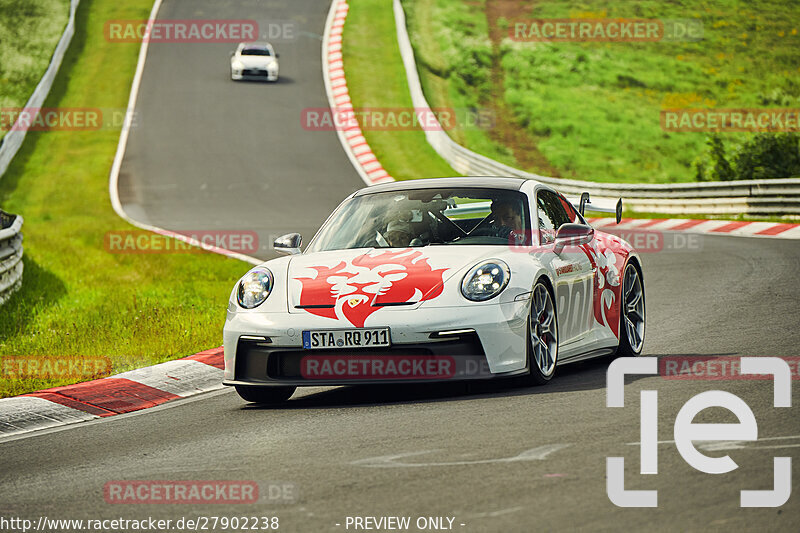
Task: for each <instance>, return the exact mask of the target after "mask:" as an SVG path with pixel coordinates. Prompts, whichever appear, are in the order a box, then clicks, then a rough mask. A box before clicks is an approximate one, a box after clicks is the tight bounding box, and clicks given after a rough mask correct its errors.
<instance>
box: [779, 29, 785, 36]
mask: <svg viewBox="0 0 800 533" xmlns="http://www.w3.org/2000/svg"><path fill="white" fill-rule="evenodd" d="M784 35H786V32H784V31H783V30H781V31H779V32H778V37H783V36H784Z"/></svg>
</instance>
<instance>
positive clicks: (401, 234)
mask: <svg viewBox="0 0 800 533" xmlns="http://www.w3.org/2000/svg"><path fill="white" fill-rule="evenodd" d="M384 237H385V238H386V242H388V243H389V245H391V246H392V247H394V248H404V247H406V246H408V245H409V244H410V243H411V239H412V238H413V235H412V230H411V224H409V223H408V222H406V221H404V220H392V221H391V222H389V224H388V225H387V226H386V233H384Z"/></svg>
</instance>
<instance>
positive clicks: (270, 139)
mask: <svg viewBox="0 0 800 533" xmlns="http://www.w3.org/2000/svg"><path fill="white" fill-rule="evenodd" d="M328 7H329V4H328V3H327V2H324V1H316V0H284V1H269V2H258V1H255V0H235V1H234V0H226V1H215V0H191V1H189V0H167V1H165V2H164V3H163V4H162V6H161V9H160V10H159V15H158V18H159V19H160V20H186V19H222V20H228V19H230V20H242V19H245V20H255V21H256V22H258V24H259V29H260V30H262V31H263V32H267V31H269V28H270V24H273V27H274V25H275V24H278V25H282V24H287V25H289V26H288V27H290V28H292V31H287V32H285V36H284V37H282V38H281V39H278V40H273V41H272V42H273V45H274V46H275V51H276V52H277V53H278V54H279V56H280V57H279V61H280V77H279V80H278V81H277V82H275V83H266V82H260V81H241V82H233V81H231V79H230V72H229V65H230V63H229V62H230V53H231V52H232V51H233V50H234V49H235V48H236V44H235V43H234V44H230V43H199V44H191V43H164V42H153V43H151V44H150V49H149V52H148V56H147V62H146V63H145V70H144V75H143V78H142V84H141V87H140V89H139V98H138V102H137V106H136V119H135V126H134V127H132V128H131V132H130V136H129V138H128V145H127V150H126V153H125V158H124V159H123V162H122V167H121V169H120V177H119V194H120V202H121V203H122V205H123V208H124V209H125V212H126V213H127V214H128V215H129V216H131V217H132V218H133V219H134V220H137V221H139V222H143V223H146V224H151V225H155V226H158V227H161V228H165V229H169V230H174V231H180V232H190V233H194V232H204V231H232V232H236V231H241V230H248V231H256V232H257V233H258V237H259V238H258V240H259V251H258V252H257V253H250V254H249V255H254V256H256V257H264V258H268V257H274V256H275V254H274V253H272V252H271V251H270V250H271V246H272V241H273V240H274V238H275V237H277V236H280V235H283V234H286V233H290V232H295V231H296V232H298V233H300V234H302V235H303V237H304V242H306V243H307V242H309V240H310V239H311V237H312V236H313V235H314V233H315V232H316V230H317V228H319V226H320V225H321V224H322V222H324V221H325V219H326V218H327V216H328V215H329V214H330V212H331V211H332V210H333V208H334V207H336V206H337V205H338V204H339V202H341V201H342V200H343V199H344V198H345V197H346V196H347V195H348V194H350V193H351V192H353V191H354V190H356V189H360V188H361V187H363V186H364V182H363V181H362V180H361V178H359V176H358V174H357V173H356V171H355V169H354V168H353V166H352V165H351V164H350V161H349V160H348V159H347V156H346V155H345V152H344V150H342V146H341V144H340V143H339V140H338V138H337V136H336V132H331V131H313V130H307V129H304V128H303V125H302V123H301V116H302V112H303V109H306V108H322V107H327V105H328V100H327V98H326V96H325V88H324V84H323V81H322V61H321V43H322V40H321V39H322V33H323V30H324V27H325V18H326V17H327V14H328ZM262 37H263V36H262Z"/></svg>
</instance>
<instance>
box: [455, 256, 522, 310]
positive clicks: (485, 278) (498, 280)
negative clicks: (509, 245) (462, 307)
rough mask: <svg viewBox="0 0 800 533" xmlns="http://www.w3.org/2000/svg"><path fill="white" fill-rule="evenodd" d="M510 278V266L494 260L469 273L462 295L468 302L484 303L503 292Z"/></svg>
mask: <svg viewBox="0 0 800 533" xmlns="http://www.w3.org/2000/svg"><path fill="white" fill-rule="evenodd" d="M510 278H511V270H509V268H508V265H507V264H505V263H504V262H503V261H500V260H499V259H492V260H491V261H486V262H485V263H481V264H480V265H478V266H476V267H475V268H473V269H472V270H470V271H469V272H467V275H466V276H464V281H462V282H461V294H463V295H464V298H466V299H468V300H472V301H474V302H483V301H485V300H489V299H491V298H494V297H495V296H497V295H498V294H500V293H501V292H503V289H505V288H506V285H508V280H509V279H510Z"/></svg>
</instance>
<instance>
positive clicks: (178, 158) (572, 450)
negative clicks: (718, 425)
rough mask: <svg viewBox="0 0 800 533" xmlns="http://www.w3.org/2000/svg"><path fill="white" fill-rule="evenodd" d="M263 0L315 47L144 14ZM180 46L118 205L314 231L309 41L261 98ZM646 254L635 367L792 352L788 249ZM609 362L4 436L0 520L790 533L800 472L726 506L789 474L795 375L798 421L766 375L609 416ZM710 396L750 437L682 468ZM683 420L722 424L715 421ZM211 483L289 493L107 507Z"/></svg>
mask: <svg viewBox="0 0 800 533" xmlns="http://www.w3.org/2000/svg"><path fill="white" fill-rule="evenodd" d="M261 6H263V10H264V11H263V13H261V15H263V16H272V15H271V13H272V12H271V10H272V9H278V10H279V9H284V10H285V11H284V12H281V13H277V14H276V15H275V16H276V17H278V18H279V17H283V18H291V17H293V16H299V15H300V14H304V16H307V17H308V19H307V20H308V21H309V22H308V24H312V22H313V24H315V25H316V26H314V27H316V28H318V30H317V33H321V31H322V24H323V20H324V17H325V11H326V9H327V6H326V5H324V4H323V3H317V2H311V1H308V2H301V1H296V0H293V1H291V2H288V1H287V2H285V3H279V2H275V1H272V2H263V3H256V2H246V1H245V0H241V1H240V2H236V1H226V2H218V3H217V2H210V1H205V2H199V1H192V2H189V1H183V2H178V1H175V0H168V1H167V2H166V3H165V5H164V11H162V13H161V17H162V18H191V17H195V16H196V17H199V16H201V15H202V16H204V17H212V16H219V17H223V16H224V17H227V18H236V17H241V18H252V17H253V16H254V11H258V10H259V9H262V7H261ZM201 8H202V9H201ZM261 15H259V16H261ZM184 46H185V48H182V47H181V45H171V46H167V45H157V46H156V45H154V46H153V47H152V49H151V55H150V58H149V59H148V66H147V69H146V72H145V77H144V82H143V86H142V93H141V98H142V99H141V100H140V102H141V105H140V107H139V110H141V112H142V116H141V121H140V128H139V129H137V130H136V131H135V132H134V133H133V134H132V136H131V144H130V146H129V150H130V151H129V152H128V156H127V157H126V160H125V162H124V165H123V176H122V177H123V185H124V188H125V190H124V191H123V192H124V195H123V197H124V198H125V203H126V208H127V209H129V210H130V211H129V212H130V213H131V214H132V215H133V214H134V211H135V210H136V209H139V210H140V211H139V215H140V216H141V217H142V218H143V220H142V221H143V222H144V221H146V222H150V223H153V224H160V225H164V226H166V227H169V228H172V229H194V228H195V227H196V226H198V225H201V227H206V226H205V224H206V223H214V224H218V225H219V227H223V228H225V227H226V226H227V228H226V229H232V228H231V226H232V225H235V224H239V226H233V228H235V227H241V228H247V229H252V228H251V226H250V224H251V223H252V221H256V223H257V224H258V228H259V229H260V230H261V231H264V232H275V233H279V232H281V231H285V230H289V229H298V228H299V229H301V230H303V231H306V230H308V231H312V230H313V229H315V228H314V226H315V225H316V224H318V223H319V222H320V221H321V218H322V217H324V216H325V215H326V214H327V210H328V209H329V208H330V207H331V206H332V205H333V204H335V203H336V202H337V201H338V200H339V198H340V197H342V196H343V195H344V194H345V193H346V192H348V191H349V190H351V189H352V188H356V187H358V186H360V180H359V179H358V176H357V175H356V174H355V172H354V171H353V170H352V169H351V168H350V167H349V163H348V161H347V158H346V157H345V156H344V154H343V152H342V150H341V147H340V146H339V144H338V141H337V139H336V136H335V135H334V134H328V135H325V134H311V133H309V132H305V131H303V130H302V128H300V126H299V125H297V126H295V124H297V123H298V114H299V110H300V109H301V108H302V107H304V106H319V107H321V106H324V105H325V100H324V93H323V92H322V82H321V79H320V74H319V67H320V65H319V55H320V54H319V41H318V40H312V39H311V38H310V37H309V40H308V41H305V40H302V39H301V40H300V41H298V43H297V44H296V47H294V48H293V47H290V46H281V47H280V52H281V60H282V71H283V75H284V77H285V78H284V79H285V81H284V84H277V85H274V86H268V85H260V84H241V85H239V84H231V83H230V82H229V81H228V80H227V78H226V74H227V73H226V61H227V51H228V50H229V47H228V46H224V45H220V46H216V45H204V46H201V47H197V48H195V46H189V45H184ZM315 69H316V70H315ZM305 98H308V100H307V101H306V100H305ZM262 126H263V128H262ZM145 218H146V220H144V219H145ZM671 242H673V244H674V243H675V242H678V241H671ZM263 255H266V254H263ZM642 260H643V263H644V284H645V290H646V295H647V315H648V323H647V333H646V339H645V347H644V354H645V355H650V356H658V357H667V356H683V355H704V356H712V357H714V356H737V355H738V356H797V355H798V348H797V347H798V346H800V331H798V328H797V316H798V303H797V302H798V301H800V283H798V281H799V280H798V274H797V273H798V271H800V242H798V241H794V240H791V241H787V240H773V239H747V238H730V237H723V236H712V235H701V236H698V240H697V241H694V245H693V246H692V247H690V248H689V247H677V246H675V247H673V248H669V247H667V246H664V247H663V249H660V250H659V251H657V252H656V251H654V252H653V253H642ZM607 365H608V361H607V360H600V361H590V362H586V363H578V364H575V365H570V366H567V367H560V368H558V370H557V376H556V378H555V380H554V381H553V382H552V383H550V384H549V385H547V386H545V387H541V388H512V387H510V386H509V385H508V384H506V383H499V382H493V383H486V384H479V383H475V384H471V385H469V386H468V387H467V386H465V385H459V384H445V385H437V386H425V387H422V386H415V387H365V388H348V387H341V388H335V389H330V388H329V389H321V388H311V389H305V390H301V391H299V392H298V393H297V394H296V395H295V397H294V398H293V399H292V400H290V401H289V402H288V403H287V404H286V405H285V406H282V407H279V408H259V407H252V406H246V405H245V404H244V403H243V402H242V401H241V400H240V399H239V398H238V396H236V394H235V393H234V392H233V391H231V390H229V389H226V390H224V391H217V392H211V393H207V394H203V395H199V396H195V397H193V398H190V399H185V400H176V401H174V402H171V403H168V404H165V405H162V406H159V407H155V408H153V409H149V410H146V411H141V412H137V413H129V414H124V415H119V416H116V417H112V418H107V419H102V420H99V421H93V422H87V423H84V424H78V425H74V426H66V427H64V428H59V429H56V430H46V431H42V432H38V433H35V434H31V435H28V436H24V437H18V438H13V439H7V440H5V441H3V442H0V472H2V483H0V507H1V508H2V514H3V516H4V517H9V516H17V517H26V518H30V519H33V520H34V523H36V520H37V519H38V518H39V517H41V516H47V517H49V518H75V519H90V518H91V519H97V518H118V517H121V518H127V519H142V518H147V517H154V518H163V519H171V520H177V519H179V518H181V517H187V518H197V517H198V516H203V515H205V516H227V517H232V516H278V517H279V518H280V530H281V531H302V532H305V531H332V532H336V531H345V530H346V529H345V524H346V518H347V517H348V516H362V517H363V516H381V515H384V516H385V515H390V516H409V517H412V520H415V519H416V517H419V516H426V517H427V516H431V517H437V516H440V517H442V516H443V517H451V518H453V519H454V521H453V529H454V530H456V531H459V530H460V531H465V532H483V531H521V532H522V531H524V532H527V531H554V530H575V529H581V530H608V531H612V530H613V531H616V530H619V529H622V528H624V529H627V530H631V531H642V530H648V529H655V530H677V531H687V530H691V531H701V530H702V531H706V530H717V529H725V530H730V531H742V530H755V529H758V530H773V531H793V530H796V526H797V524H798V523H800V506H798V505H797V501H798V498H800V482H799V481H798V480H799V479H800V476H797V475H795V476H793V480H792V488H793V495H792V499H791V500H790V501H789V503H788V504H786V505H784V506H783V507H781V508H779V509H777V510H776V509H747V510H742V509H741V508H740V507H739V491H740V490H742V489H747V490H765V489H769V488H771V487H772V481H773V479H772V465H773V461H772V458H773V457H774V456H789V457H792V458H793V460H794V465H795V466H794V471H795V472H797V467H796V465H797V463H798V462H800V447H799V445H800V417H798V416H797V408H798V407H797V406H798V405H800V386H797V381H793V382H792V383H793V385H794V387H793V394H792V399H793V405H794V407H791V408H773V407H772V398H773V391H772V384H771V383H770V382H769V381H761V380H738V381H691V380H666V379H662V378H660V377H642V376H638V377H634V378H632V379H630V380H629V381H628V386H627V387H626V406H625V408H624V409H609V408H607V407H605V405H606V403H605V402H606V388H605V384H606V369H607ZM712 389H721V390H726V391H729V392H732V393H734V394H737V395H739V396H740V397H741V398H742V399H743V400H744V401H745V402H747V403H748V405H749V406H750V407H751V408H752V410H753V411H754V414H755V416H756V419H757V421H758V436H759V439H760V440H759V441H758V442H754V443H752V442H744V443H738V444H729V445H728V447H727V448H722V449H717V450H716V451H713V450H709V449H705V450H704V453H707V454H708V455H711V456H715V457H719V456H723V455H726V454H729V455H730V456H731V457H732V458H733V459H734V460H735V461H736V462H737V463H738V464H739V465H740V468H739V469H737V470H735V471H733V472H731V473H729V474H725V475H719V476H712V475H708V474H703V473H701V472H698V471H696V470H694V469H693V468H691V467H690V466H689V465H687V464H686V462H684V460H683V459H682V458H681V456H680V455H679V454H678V453H677V451H676V449H675V446H674V444H671V443H670V442H669V441H671V440H672V439H673V438H674V437H673V433H672V428H673V425H674V421H675V417H676V415H677V413H678V411H679V410H680V409H681V407H682V406H683V404H684V403H685V402H686V401H687V400H689V399H690V398H691V397H692V396H694V395H696V394H698V393H700V392H705V391H708V390H712ZM641 390H658V391H659V400H658V407H659V409H658V427H659V429H658V438H659V440H661V441H665V442H663V444H661V445H659V448H658V449H659V454H658V474H657V475H649V476H641V475H639V447H638V446H637V445H636V443H637V442H638V441H639V439H640V433H639V427H640V423H639V401H638V397H639V392H640V391H641ZM698 418H699V420H698V421H699V422H733V421H735V420H732V417H731V416H730V413H727V412H725V411H724V410H721V409H717V410H710V411H708V412H704V413H701V415H700V416H699V417H698ZM613 456H623V457H625V458H626V469H625V470H626V471H625V480H626V481H625V482H626V487H627V488H629V489H638V490H658V491H659V496H658V505H659V507H658V508H657V509H620V508H618V507H615V506H614V505H613V504H612V503H611V502H610V501H609V498H608V496H607V495H606V458H607V457H613ZM222 479H226V480H250V481H256V482H267V481H283V482H287V483H291V484H293V486H294V487H295V488H296V489H297V492H296V493H295V497H296V499H295V500H293V501H292V502H289V503H284V504H275V503H274V502H270V501H269V500H268V499H262V500H261V501H260V502H259V503H257V504H238V505H237V504H217V505H213V506H201V505H192V504H181V505H177V504H162V505H157V504H149V505H110V504H109V503H107V501H106V499H105V497H104V487H105V486H106V484H107V483H109V482H113V481H115V480H222ZM445 524H447V521H445ZM461 524H464V525H463V526H462V525H461ZM184 529H185V528H184ZM351 529H352V528H351ZM408 530H409V531H418V529H415V528H413V527H412V528H409V529H408Z"/></svg>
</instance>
